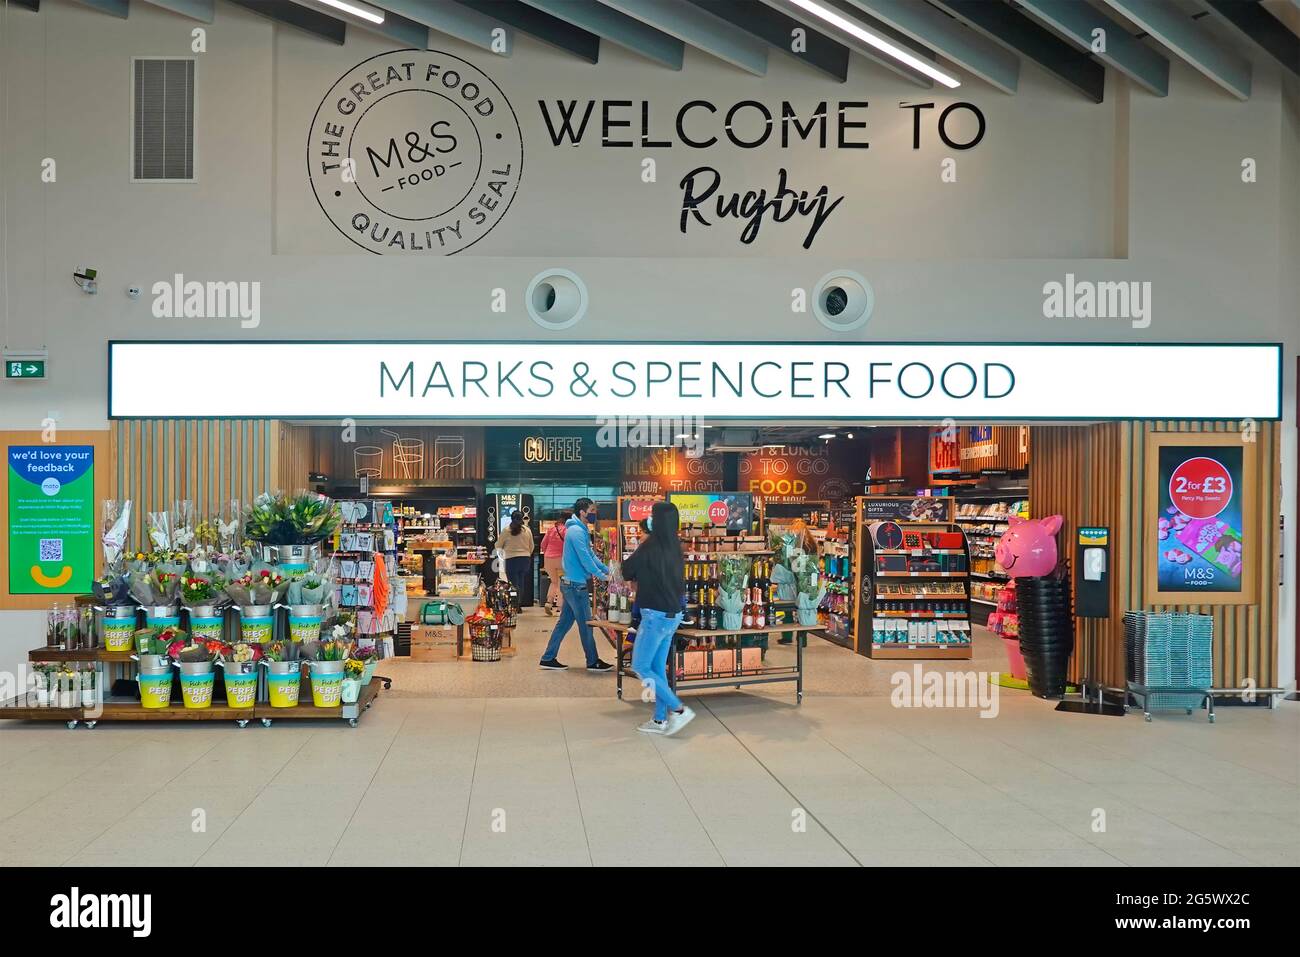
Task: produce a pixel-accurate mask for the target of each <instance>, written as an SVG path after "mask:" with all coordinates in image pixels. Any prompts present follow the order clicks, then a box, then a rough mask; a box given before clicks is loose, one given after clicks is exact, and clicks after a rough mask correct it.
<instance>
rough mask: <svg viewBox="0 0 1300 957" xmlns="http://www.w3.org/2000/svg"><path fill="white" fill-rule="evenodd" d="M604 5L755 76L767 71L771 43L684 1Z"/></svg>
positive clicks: (619, 0) (618, 0)
mask: <svg viewBox="0 0 1300 957" xmlns="http://www.w3.org/2000/svg"><path fill="white" fill-rule="evenodd" d="M601 3H603V4H605V6H607V7H613V8H614V9H615V10H617V11H619V12H620V13H623V14H626V15H627V16H629V17H632V18H633V19H635V20H640V21H641V22H642V23H644V24H645V25H646V26H650V27H654V28H655V29H656V30H658V31H659V32H660V33H666V34H668V35H669V36H672V37H676V38H677V39H678V40H681V41H683V42H685V43H689V44H690V45H691V46H693V47H695V48H696V49H699V50H703V51H704V52H705V53H710V54H712V55H713V56H715V57H717V58H718V59H720V60H725V61H726V62H728V63H730V64H731V65H732V66H735V67H739V68H740V69H742V70H745V71H746V72H748V73H752V74H754V75H755V76H762V75H763V74H765V73H766V72H767V44H765V43H762V42H760V41H759V40H756V39H755V38H754V37H753V36H751V35H750V34H748V33H743V32H741V31H740V30H737V29H736V28H735V27H733V26H731V24H729V23H724V22H723V21H722V20H719V19H718V18H717V17H715V16H712V15H710V14H708V13H705V12H704V11H703V10H701V9H700V8H699V7H696V6H693V5H691V4H689V3H682V2H681V0H601Z"/></svg>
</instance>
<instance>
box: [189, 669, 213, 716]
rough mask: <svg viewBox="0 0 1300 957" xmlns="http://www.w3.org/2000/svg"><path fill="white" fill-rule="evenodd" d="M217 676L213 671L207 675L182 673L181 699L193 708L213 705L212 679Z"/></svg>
mask: <svg viewBox="0 0 1300 957" xmlns="http://www.w3.org/2000/svg"><path fill="white" fill-rule="evenodd" d="M215 677H216V675H214V674H213V673H212V672H211V671H209V672H208V673H207V674H205V675H186V674H182V675H181V701H182V702H183V703H184V704H185V707H187V708H191V709H197V708H210V707H211V706H212V681H213V679H214V678H215Z"/></svg>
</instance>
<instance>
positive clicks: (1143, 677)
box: [1124, 611, 1214, 721]
mask: <svg viewBox="0 0 1300 957" xmlns="http://www.w3.org/2000/svg"><path fill="white" fill-rule="evenodd" d="M1213 647H1214V619H1213V618H1211V617H1210V616H1209V615H1183V614H1175V613H1173V612H1153V611H1129V612H1126V613H1125V614H1124V658H1125V661H1124V671H1125V674H1124V677H1125V680H1126V682H1127V686H1128V693H1129V695H1131V696H1132V697H1135V698H1140V699H1141V701H1142V713H1143V714H1144V715H1146V719H1147V720H1148V721H1150V720H1151V712H1152V711H1169V710H1175V709H1178V708H1182V709H1184V710H1185V711H1186V712H1187V713H1188V714H1191V713H1192V709H1193V708H1199V707H1200V706H1201V704H1202V703H1206V708H1207V710H1208V712H1209V719H1210V720H1211V721H1213V720H1214V699H1213V697H1212V696H1211V695H1210V687H1211V685H1212V684H1213V683H1214V658H1213Z"/></svg>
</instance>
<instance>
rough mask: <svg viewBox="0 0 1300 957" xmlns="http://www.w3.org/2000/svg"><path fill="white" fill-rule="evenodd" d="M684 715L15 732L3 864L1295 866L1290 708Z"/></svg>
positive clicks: (420, 704)
mask: <svg viewBox="0 0 1300 957" xmlns="http://www.w3.org/2000/svg"><path fill="white" fill-rule="evenodd" d="M453 667H454V666H453ZM584 677H586V676H585V675H584ZM592 677H595V676H592ZM601 677H602V678H603V680H605V681H606V682H608V681H609V680H610V679H609V677H608V676H601ZM691 701H692V703H693V704H694V706H695V707H696V709H697V710H698V712H699V718H698V719H697V720H696V721H695V722H694V724H692V725H691V726H690V727H689V728H688V729H687V730H686V731H684V732H683V733H682V734H681V735H679V736H678V737H675V738H671V739H665V738H653V737H648V736H645V735H640V734H637V733H635V732H634V731H633V728H634V726H635V724H636V723H637V722H638V721H640V720H643V718H644V713H645V710H646V709H645V706H644V705H642V704H640V703H639V702H635V701H629V702H617V701H614V700H613V699H612V697H609V696H605V697H601V698H594V697H580V698H572V697H555V698H541V697H522V698H465V697H461V698H425V699H421V698H409V697H395V696H391V695H389V696H382V697H381V698H380V700H379V701H378V702H377V703H376V704H375V706H374V708H373V709H372V710H371V711H370V712H369V713H368V714H367V715H366V716H365V718H364V719H363V720H362V722H361V725H360V727H358V728H357V729H355V730H353V729H349V728H347V727H346V726H344V725H343V723H342V722H338V724H335V723H333V722H329V723H309V724H305V725H304V724H294V723H289V722H280V723H277V724H276V725H274V726H273V727H271V728H262V727H260V726H257V725H250V726H249V727H248V728H245V729H243V730H239V729H237V728H235V727H234V726H233V725H227V724H221V725H206V724H202V723H193V724H191V723H188V722H185V723H172V724H169V725H166V726H157V725H153V726H151V725H110V724H103V725H101V726H99V727H98V728H96V729H94V730H86V729H80V728H79V729H76V730H74V731H68V730H66V729H65V728H63V727H62V726H61V725H40V724H21V723H16V722H0V864H4V865H17V864H62V863H71V864H108V863H114V864H198V865H247V864H259V863H266V864H290V865H292V864H330V865H347V864H396V865H409V864H464V865H483V864H596V865H620V864H665V865H667V864H713V865H717V864H728V865H734V864H837V865H855V864H862V865H878V864H910V865H925V864H970V865H1026V864H1049V865H1062V866H1066V865H1070V866H1078V865H1112V866H1113V865H1126V864H1156V863H1165V864H1182V865H1199V864H1219V863H1229V864H1250V863H1254V864H1284V863H1291V864H1294V863H1296V861H1297V860H1300V750H1298V746H1297V741H1298V734H1300V708H1298V707H1297V706H1296V705H1294V704H1286V705H1283V706H1281V707H1279V708H1278V709H1276V710H1272V711H1270V710H1266V709H1262V708H1257V709H1244V708H1224V709H1222V710H1221V711H1220V716H1219V720H1218V723H1217V724H1214V725H1210V724H1208V723H1207V722H1205V720H1204V719H1203V718H1201V717H1199V716H1197V717H1192V718H1187V717H1184V716H1182V715H1171V716H1166V717H1159V718H1157V720H1156V721H1155V722H1153V723H1151V724H1147V723H1145V722H1143V721H1142V720H1141V717H1140V716H1132V715H1130V716H1129V717H1126V718H1099V717H1082V716H1076V715H1063V714H1057V713H1055V712H1054V711H1053V710H1052V705H1051V704H1050V703H1047V702H1043V701H1039V700H1036V699H1033V698H1031V697H1029V696H1027V695H1025V694H1023V693H1020V692H1004V693H1003V694H1002V696H1001V699H1000V708H999V712H998V715H997V717H996V718H993V719H984V718H981V717H979V715H978V713H977V712H976V711H973V710H967V709H898V708H895V707H893V706H892V705H891V703H890V700H889V698H888V697H887V696H879V695H877V696H869V697H865V696H831V695H820V696H819V695H810V696H809V697H808V698H806V699H805V701H804V704H803V706H802V707H795V706H794V705H793V702H792V701H791V700H790V698H789V696H785V697H778V696H773V695H749V694H741V693H734V692H728V693H717V694H709V695H695V696H692V698H691Z"/></svg>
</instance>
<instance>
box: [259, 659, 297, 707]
mask: <svg viewBox="0 0 1300 957" xmlns="http://www.w3.org/2000/svg"><path fill="white" fill-rule="evenodd" d="M264 664H265V665H266V686H267V694H268V697H269V698H270V701H271V707H272V708H296V707H298V692H299V690H300V689H301V687H302V662H301V661H266V662H264Z"/></svg>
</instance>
